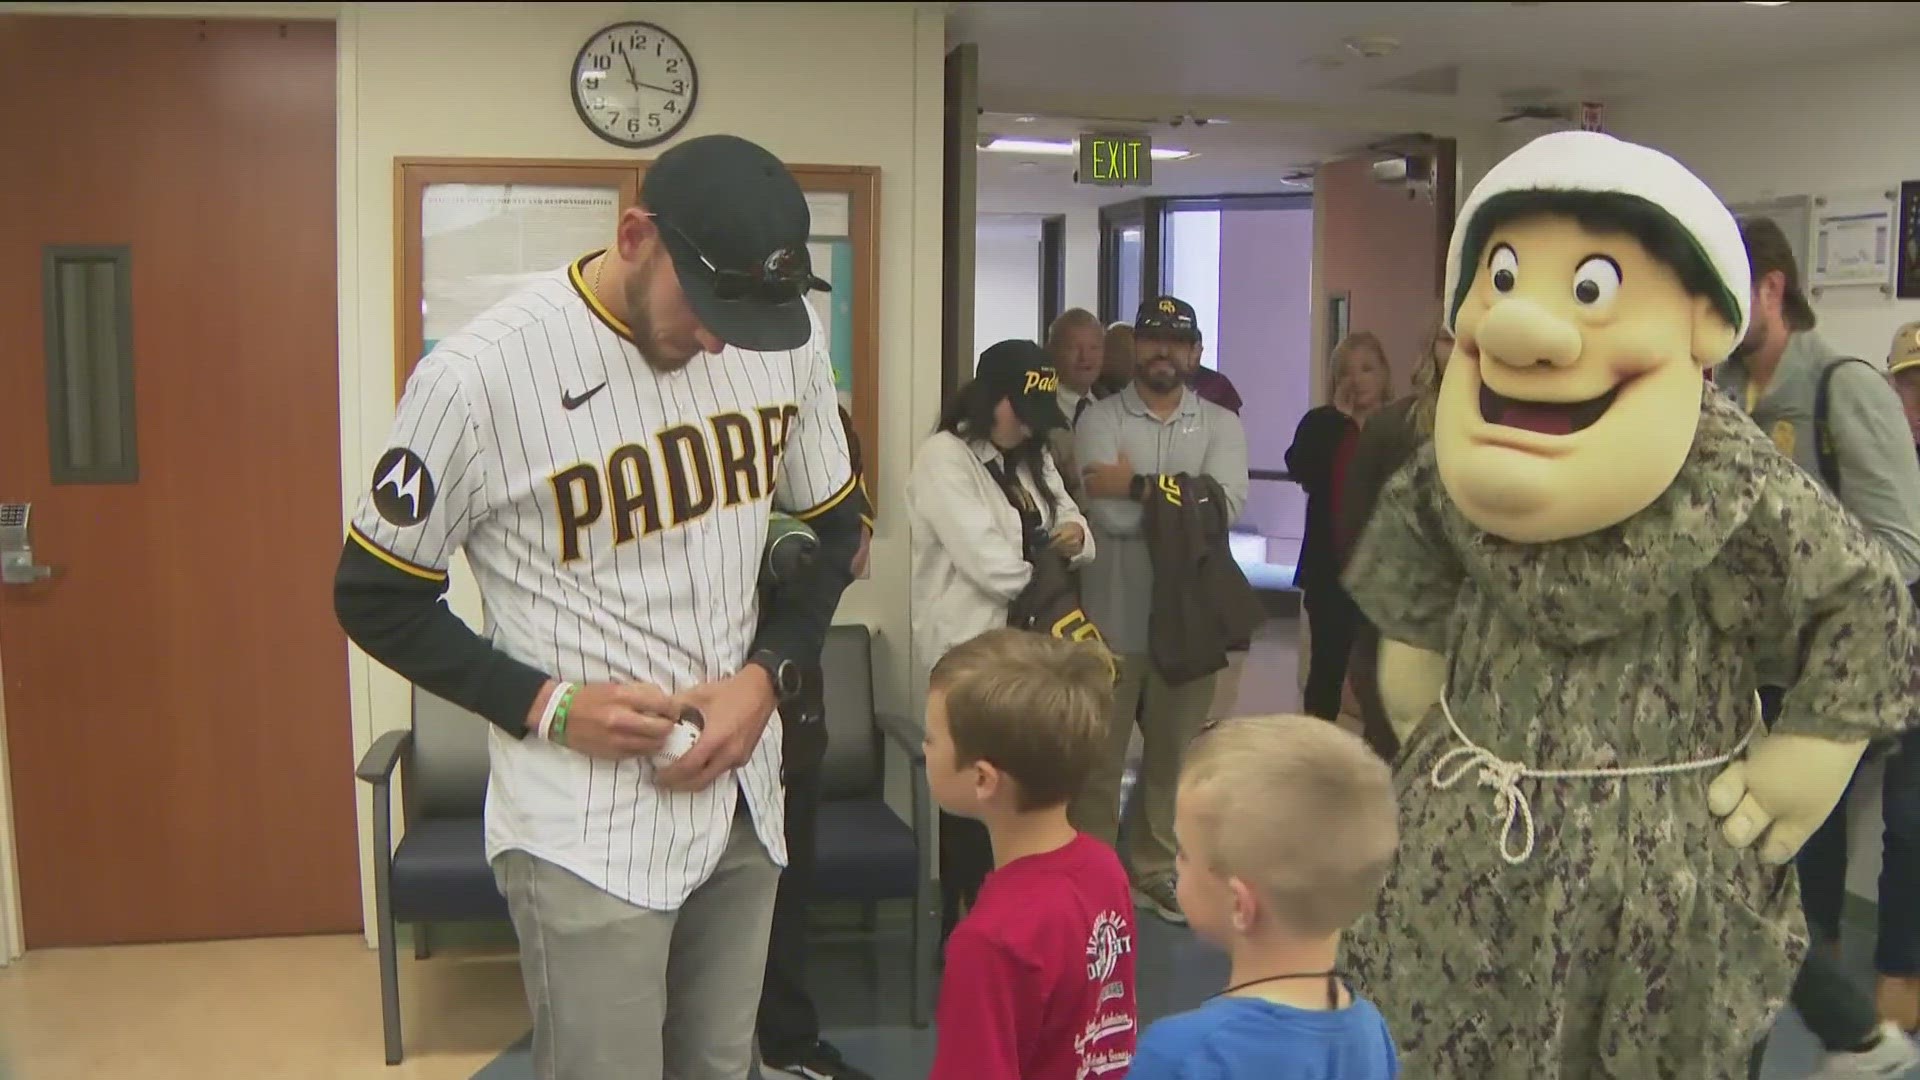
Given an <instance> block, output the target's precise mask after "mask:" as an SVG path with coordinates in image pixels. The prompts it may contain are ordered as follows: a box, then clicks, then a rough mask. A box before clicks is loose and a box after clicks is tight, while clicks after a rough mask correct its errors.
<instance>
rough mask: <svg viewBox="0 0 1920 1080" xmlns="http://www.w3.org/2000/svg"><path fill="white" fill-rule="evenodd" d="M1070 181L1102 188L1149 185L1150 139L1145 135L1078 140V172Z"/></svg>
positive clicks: (1151, 158) (1151, 181)
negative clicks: (1096, 185) (1073, 180)
mask: <svg viewBox="0 0 1920 1080" xmlns="http://www.w3.org/2000/svg"><path fill="white" fill-rule="evenodd" d="M1074 179H1075V180H1076V181H1077V182H1079V183H1082V184H1098V185H1100V186H1103V187H1146V186H1149V185H1151V184H1152V183H1153V139H1152V137H1151V136H1147V135H1082V136H1080V170H1079V171H1078V172H1077V173H1075V174H1074Z"/></svg>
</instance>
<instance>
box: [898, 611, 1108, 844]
mask: <svg viewBox="0 0 1920 1080" xmlns="http://www.w3.org/2000/svg"><path fill="white" fill-rule="evenodd" d="M1109 658H1110V654H1109V653H1108V652H1107V650H1106V649H1105V648H1104V647H1103V646H1101V645H1100V644H1099V643H1098V642H1094V641H1066V640H1062V639H1060V638H1054V637H1048V636H1047V635H1045V634H1037V633H1033V632H1031V631H1027V630H1014V629H1011V628H1007V627H1002V628H1000V629H997V630H989V631H987V632H986V633H984V634H981V635H980V636H979V637H976V638H973V639H971V640H969V641H966V642H963V643H961V644H959V645H956V646H954V647H953V648H952V649H951V650H949V651H948V653H947V654H946V655H945V656H943V657H941V658H940V662H939V663H937V664H935V665H934V666H933V675H932V677H931V679H930V680H929V689H931V690H938V691H940V692H942V693H944V694H945V695H946V707H947V730H948V732H949V733H950V734H951V735H952V738H953V747H954V755H955V758H956V761H955V764H957V765H970V764H972V763H974V762H976V761H985V762H988V763H990V764H992V765H993V766H994V767H995V768H998V769H1000V770H1001V771H1002V772H1004V773H1006V774H1007V775H1009V776H1011V777H1012V778H1013V779H1014V782H1015V783H1016V785H1017V786H1018V788H1019V801H1018V805H1019V808H1020V809H1022V810H1040V809H1045V808H1047V807H1053V806H1062V805H1065V804H1066V803H1067V802H1068V801H1069V800H1071V799H1072V798H1073V797H1074V796H1075V795H1078V794H1079V793H1080V787H1081V785H1083V784H1084V783H1086V779H1087V775H1088V773H1090V772H1091V771H1092V770H1093V763H1094V759H1095V757H1096V756H1097V755H1098V753H1099V751H1100V748H1101V747H1102V746H1103V745H1104V743H1105V741H1106V733H1107V723H1108V716H1107V714H1108V713H1110V712H1111V711H1112V709H1113V669H1112V668H1111V666H1109Z"/></svg>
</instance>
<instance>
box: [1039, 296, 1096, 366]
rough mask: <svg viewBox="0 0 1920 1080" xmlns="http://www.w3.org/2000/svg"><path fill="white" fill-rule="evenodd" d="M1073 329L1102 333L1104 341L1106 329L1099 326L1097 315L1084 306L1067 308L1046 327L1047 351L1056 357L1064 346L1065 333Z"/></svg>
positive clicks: (1065, 340) (1065, 341)
mask: <svg viewBox="0 0 1920 1080" xmlns="http://www.w3.org/2000/svg"><path fill="white" fill-rule="evenodd" d="M1075 330H1092V331H1093V332H1094V333H1096V334H1101V335H1102V338H1101V343H1102V344H1103V345H1104V344H1105V342H1106V339H1105V336H1104V335H1105V333H1106V330H1105V329H1104V328H1103V327H1101V325H1100V317H1099V316H1098V315H1095V314H1094V313H1093V312H1091V311H1088V310H1087V309H1086V308H1068V309H1067V310H1065V311H1063V312H1061V313H1060V314H1059V315H1058V316H1056V317H1055V318H1054V320H1053V325H1052V326H1049V327H1047V346H1046V347H1047V352H1049V353H1051V354H1052V355H1053V356H1055V357H1058V356H1059V355H1060V350H1061V349H1063V348H1065V347H1066V344H1067V335H1068V334H1071V333H1073V332H1074V331H1075Z"/></svg>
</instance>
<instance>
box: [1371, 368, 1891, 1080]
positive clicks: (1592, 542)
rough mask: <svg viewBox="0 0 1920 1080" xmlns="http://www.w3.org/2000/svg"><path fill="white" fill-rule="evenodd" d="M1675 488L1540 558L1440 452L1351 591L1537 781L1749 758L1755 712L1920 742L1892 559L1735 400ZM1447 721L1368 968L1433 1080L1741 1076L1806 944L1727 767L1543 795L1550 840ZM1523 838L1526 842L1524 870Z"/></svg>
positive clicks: (1572, 785)
mask: <svg viewBox="0 0 1920 1080" xmlns="http://www.w3.org/2000/svg"><path fill="white" fill-rule="evenodd" d="M1705 398H1706V407H1705V408H1704V409H1703V412H1702V416H1701V420H1700V428H1699V433H1698V434H1697V435H1696V437H1695V439H1694V445H1693V448H1692V450H1691V451H1690V452H1689V454H1688V457H1687V460H1686V463H1685V464H1684V466H1683V467H1682V469H1681V471H1680V474H1679V476H1678V478H1677V479H1676V480H1675V481H1674V483H1673V485H1672V486H1671V487H1670V488H1669V489H1668V490H1667V491H1666V492H1665V493H1664V494H1663V495H1661V496H1660V497H1659V498H1658V499H1657V500H1655V502H1654V503H1653V504H1652V505H1651V506H1649V507H1648V508H1647V509H1645V510H1643V511H1641V512H1640V513H1639V514H1636V515H1635V516H1634V517H1632V518H1630V519H1628V520H1627V521H1625V522H1622V523H1621V524H1619V525H1616V526H1613V527H1611V528H1608V529H1605V530H1603V531H1601V532H1598V533H1594V534H1592V535H1589V536H1584V537H1576V538H1574V539H1570V540H1565V541H1560V542H1557V543H1551V544H1538V545H1522V544H1514V543H1511V542H1508V541H1505V540H1501V539H1499V538H1497V537H1493V536H1490V535H1488V534H1486V533H1484V532H1481V531H1480V530H1478V529H1476V528H1475V527H1474V526H1473V525H1472V524H1471V523H1469V522H1468V521H1467V520H1466V519H1465V518H1464V517H1462V516H1461V514H1460V513H1459V511H1458V510H1457V509H1455V508H1454V507H1453V505H1452V504H1451V503H1450V502H1449V500H1448V498H1447V496H1446V492H1445V490H1444V489H1443V488H1442V486H1441V484H1440V480H1439V474H1438V471H1437V467H1436V465H1435V462H1434V454H1433V448H1432V446H1431V445H1429V446H1427V447H1426V448H1425V449H1423V450H1422V451H1421V453H1420V454H1419V455H1418V456H1417V457H1416V458H1415V459H1414V460H1413V461H1412V462H1410V463H1409V464H1408V465H1407V467H1406V468H1405V469H1403V470H1402V471H1401V472H1400V474H1399V475H1398V476H1396V477H1395V478H1394V479H1393V481H1392V482H1391V483H1390V484H1389V485H1388V487H1387V488H1386V490H1385V491H1384V492H1383V493H1382V495H1381V500H1380V504H1379V508H1378V510H1377V511H1376V512H1375V515H1374V518H1373V520H1372V522H1371V523H1370V525H1369V528H1368V531H1367V533H1366V535H1365V537H1364V539H1363V542H1362V543H1361V544H1360V547H1359V550H1358V551H1357V552H1356V554H1355V557H1354V559H1353V560H1352V562H1351V564H1350V566H1349V569H1348V573H1347V582H1348V586H1349V588H1350V589H1351V590H1352V593H1353V596H1354V598H1355V599H1356V600H1357V601H1358V602H1359V603H1360V605H1361V607H1362V608H1364V609H1365V610H1366V612H1367V614H1368V615H1369V616H1370V617H1371V618H1372V619H1373V620H1374V621H1375V622H1376V623H1377V624H1378V625H1379V627H1380V631H1381V633H1382V634H1383V635H1384V636H1386V637H1391V638H1395V639H1397V640H1400V641H1404V642H1406V643H1408V644H1411V645H1415V646H1418V647H1420V648H1424V649H1429V650H1432V651H1435V652H1439V653H1442V654H1445V655H1447V656H1448V657H1449V676H1448V682H1449V689H1448V692H1447V702H1448V703H1449V705H1450V707H1451V709H1452V712H1453V716H1454V718H1455V720H1456V721H1457V722H1458V723H1459V725H1460V728H1461V730H1462V731H1463V732H1464V733H1465V734H1466V736H1467V737H1468V738H1470V739H1472V740H1473V741H1474V742H1475V743H1477V744H1479V745H1480V746H1482V747H1485V748H1486V749H1487V750H1489V751H1491V752H1492V753H1494V754H1496V755H1498V756H1499V757H1501V758H1503V759H1505V760H1507V761H1512V762H1520V763H1522V764H1524V765H1525V766H1526V767H1528V768H1530V769H1593V768H1615V767H1626V766H1638V765H1667V764H1678V763H1682V762H1687V761H1694V760H1698V759H1702V758H1710V757H1714V756H1718V755H1721V754H1725V753H1727V752H1728V751H1730V750H1732V749H1733V748H1734V747H1735V746H1736V745H1737V744H1738V743H1739V741H1740V739H1741V737H1742V735H1743V734H1744V733H1745V732H1746V731H1747V730H1748V729H1749V728H1750V727H1751V726H1752V725H1753V723H1754V719H1755V704H1754V697H1753V691H1754V688H1755V687H1756V686H1758V685H1760V684H1761V683H1762V682H1763V681H1765V682H1768V683H1776V684H1780V685H1788V686H1790V690H1789V692H1788V693H1787V695H1786V698H1785V704H1784V707H1783V711H1782V714H1781V717H1780V720H1779V723H1778V726H1777V729H1776V730H1780V731H1790V732H1795V733H1801V734H1807V735H1814V736H1823V737H1831V738H1835V739H1846V740H1852V739H1860V738H1865V737H1868V736H1872V735H1875V734H1880V733H1884V732H1885V731H1887V730H1889V729H1891V728H1894V727H1898V726H1902V725H1904V724H1906V723H1907V722H1909V720H1910V719H1911V717H1910V716H1909V715H1908V709H1909V706H1908V704H1907V702H1908V701H1909V700H1910V697H1909V695H1908V693H1907V673H1908V672H1909V671H1910V670H1911V663H1912V662H1911V659H1910V652H1911V650H1912V648H1913V646H1914V641H1913V633H1912V631H1911V629H1910V628H1909V624H1910V620H1911V602H1910V601H1909V599H1908V597H1907V594H1906V590H1905V589H1904V587H1903V586H1902V583H1901V581H1900V579H1899V576H1898V574H1897V573H1896V571H1895V569H1894V564H1893V562H1892V559H1891V556H1890V555H1888V554H1887V553H1886V552H1885V551H1883V550H1882V549H1881V547H1880V545H1879V544H1878V542H1876V541H1874V540H1872V539H1871V538H1870V537H1869V536H1868V534H1867V533H1866V532H1865V531H1864V530H1863V529H1862V528H1861V527H1860V526H1859V525H1858V524H1857V523H1856V522H1855V521H1854V519H1853V518H1852V517H1851V516H1849V515H1848V514H1847V513H1846V512H1845V511H1843V510H1842V509H1841V508H1840V506H1839V504H1838V503H1836V502H1835V501H1834V500H1833V499H1832V498H1831V497H1830V496H1829V495H1827V494H1826V493H1825V492H1824V490H1823V489H1821V488H1820V487H1819V486H1818V484H1816V483H1815V481H1813V480H1812V479H1811V478H1809V477H1808V476H1806V475H1805V474H1804V473H1802V472H1801V471H1800V469H1799V468H1798V467H1797V466H1795V465H1794V463H1793V462H1792V461H1790V460H1789V459H1787V458H1785V457H1783V456H1781V455H1780V454H1779V453H1777V452H1776V451H1775V450H1774V449H1773V447H1772V445H1771V444H1769V443H1768V442H1767V441H1766V438H1765V437H1764V436H1763V435H1762V434H1761V433H1760V431H1759V429H1758V428H1756V427H1754V426H1753V424H1752V423H1751V422H1750V421H1749V420H1748V419H1747V418H1746V416H1745V415H1743V414H1741V413H1740V412H1739V411H1738V410H1737V409H1736V408H1735V407H1734V406H1733V404H1732V403H1731V402H1729V401H1727V400H1726V399H1725V398H1724V397H1723V396H1722V395H1720V394H1719V393H1717V392H1714V391H1711V390H1708V391H1706V393H1705ZM1458 745H1460V744H1459V742H1458V740H1457V739H1456V738H1455V736H1454V735H1453V734H1452V733H1451V731H1450V730H1449V729H1448V726H1447V723H1446V720H1445V718H1444V717H1443V716H1441V715H1440V711H1439V709H1438V707H1437V706H1436V708H1435V709H1434V711H1433V712H1431V713H1430V714H1429V715H1428V716H1427V717H1426V719H1425V720H1424V721H1423V722H1422V723H1421V724H1420V726H1419V727H1418V728H1417V730H1416V731H1415V732H1414V733H1413V735H1412V737H1411V738H1410V739H1409V740H1408V743H1407V746H1406V748H1405V749H1404V750H1403V751H1402V753H1401V756H1400V760H1399V762H1398V766H1397V769H1396V775H1397V778H1398V785H1399V788H1400V805H1401V827H1402V829H1403V834H1402V837H1401V844H1400V856H1399V860H1398V862H1397V864H1396V866H1395V868H1394V870H1393V873H1392V876H1391V878H1390V879H1389V880H1388V882H1387V885H1386V888H1385V889H1384V890H1383V893H1382V896H1381V899H1380V903H1379V905H1378V908H1377V910H1376V911H1375V912H1374V913H1372V914H1371V915H1369V916H1366V917H1363V918H1362V919H1361V920H1360V921H1359V923H1358V924H1357V925H1356V926H1355V927H1353V928H1352V930H1351V932H1350V933H1349V934H1348V936H1347V940H1346V946H1345V951H1346V956H1345V959H1344V969H1345V970H1346V971H1348V972H1349V973H1350V974H1351V975H1352V976H1353V977H1354V979H1355V980H1356V983H1357V985H1358V986H1359V987H1360V988H1361V990H1362V992H1364V993H1366V994H1367V995H1369V996H1370V997H1372V998H1373V1000H1374V1001H1376V1002H1377V1003H1378V1004H1379V1006H1380V1009H1381V1011H1382V1012H1383V1013H1384V1014H1385V1015H1386V1017H1387V1021H1388V1023H1389V1025H1390V1027H1391V1029H1392V1031H1393V1033H1394V1036H1395V1038H1396V1040H1397V1042H1398V1044H1399V1046H1400V1048H1401V1053H1402V1062H1403V1065H1404V1069H1403V1075H1406V1076H1409V1077H1418V1078H1421V1080H1505V1078H1511V1080H1521V1078H1525V1080H1599V1078H1603V1077H1604V1078H1610V1080H1662V1078H1667V1077H1672V1078H1675V1080H1679V1078H1684V1080H1717V1078H1722V1077H1724V1078H1727V1080H1740V1078H1744V1077H1745V1076H1746V1065H1747V1059H1748V1056H1749V1054H1750V1052H1751V1048H1752V1047H1753V1044H1754V1043H1755V1041H1756V1040H1757V1039H1758V1038H1759V1037H1760V1036H1761V1035H1762V1034H1763V1033H1764V1032H1765V1030H1766V1027H1767V1025H1768V1024H1769V1023H1770V1022H1771V1019H1772V1017H1773V1016H1774V1014H1775V1012H1776V1011H1777V1010H1778V1009H1779V1008H1780V1006H1781V1004H1782V1002H1783V1001H1784V999H1785V997H1786V993H1787V989H1788V986H1789V984H1790V983H1791V981H1792V978H1793V975H1794V973H1795V971H1796V969H1797V965H1798V963H1799V960H1800V957H1801V956H1802V954H1803V953H1804V951H1805V923H1804V920H1803V919H1802V916H1801V914H1800V905H1799V890H1798V883H1797V879H1796V877H1795V874H1794V872H1793V868H1792V867H1791V866H1786V867H1775V866H1768V865H1765V864H1764V863H1762V862H1761V861H1760V859H1759V857H1758V856H1757V855H1756V854H1755V853H1754V852H1753V851H1752V850H1751V849H1749V850H1748V851H1744V852H1743V851H1739V850H1736V849H1735V848H1733V847H1732V846H1730V845H1729V844H1727V843H1726V841H1725V840H1724V839H1723V838H1722V837H1721V835H1720V832H1719V826H1718V823H1717V821H1716V820H1715V819H1714V818H1713V817H1712V816H1711V814H1710V813H1709V812H1708V809H1707V788H1708V785H1709V784H1710V783H1711V782H1712V781H1713V779H1714V778H1715V777H1716V776H1718V775H1719V773H1720V771H1721V769H1720V768H1719V767H1715V768H1711V769H1707V770H1703V771H1696V772H1689V773H1680V774H1669V775H1663V776H1654V777H1641V778H1633V779H1624V780H1620V779H1534V778H1528V779H1524V780H1522V781H1520V787H1521V790H1522V791H1523V792H1524V793H1525V794H1526V796H1527V797H1528V799H1529V800H1530V802H1531V806H1532V810H1533V818H1534V827H1535V833H1534V835H1535V844H1534V849H1533V852H1532V854H1531V856H1530V857H1529V858H1528V859H1527V860H1526V861H1525V862H1523V863H1521V864H1519V865H1509V864H1508V863H1507V862H1506V861H1504V860H1503V859H1502V857H1501V832H1502V827H1503V826H1504V824H1505V820H1506V819H1505V814H1504V813H1503V812H1501V811H1500V809H1499V807H1498V806H1497V804H1496V799H1495V792H1494V791H1492V790H1490V789H1489V788H1488V787H1484V786H1481V785H1480V784H1479V783H1478V782H1477V770H1476V772H1475V774H1470V775H1469V776H1468V777H1467V778H1466V779H1464V780H1462V781H1461V782H1459V783H1458V784H1456V785H1454V786H1452V787H1449V788H1447V789H1444V790H1442V789H1439V788H1436V787H1435V786H1434V784H1433V782H1432V772H1433V768H1434V765H1435V763H1436V761H1438V759H1439V758H1440V757H1441V755H1443V754H1445V753H1446V752H1447V751H1448V750H1449V749H1452V748H1454V747H1456V746H1458ZM1521 839H1522V838H1521V834H1520V833H1519V832H1518V830H1517V828H1516V832H1515V834H1514V837H1513V839H1512V841H1511V846H1512V847H1513V849H1514V850H1515V852H1516V853H1517V852H1518V849H1519V847H1520V846H1521Z"/></svg>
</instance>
